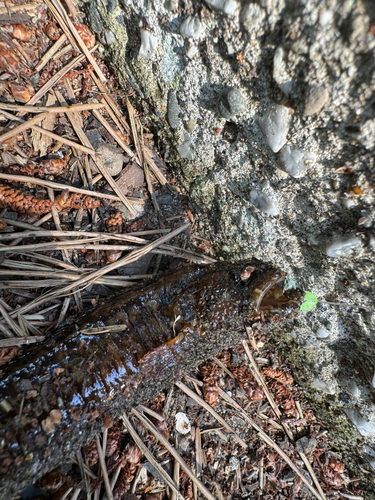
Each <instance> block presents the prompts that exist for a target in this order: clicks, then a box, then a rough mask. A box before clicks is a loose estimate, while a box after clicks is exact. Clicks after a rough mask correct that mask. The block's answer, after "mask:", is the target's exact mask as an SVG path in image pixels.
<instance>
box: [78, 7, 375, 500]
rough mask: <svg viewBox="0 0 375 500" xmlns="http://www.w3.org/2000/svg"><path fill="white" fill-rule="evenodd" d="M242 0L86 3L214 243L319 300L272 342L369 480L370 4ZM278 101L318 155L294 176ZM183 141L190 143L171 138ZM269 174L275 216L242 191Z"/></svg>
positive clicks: (301, 145) (301, 143) (372, 404)
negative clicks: (224, 103) (222, 104)
mask: <svg viewBox="0 0 375 500" xmlns="http://www.w3.org/2000/svg"><path fill="white" fill-rule="evenodd" d="M239 5H240V8H239V9H237V10H235V12H234V15H233V16H228V15H226V14H225V13H224V12H223V10H214V9H212V8H210V7H209V6H208V5H207V3H204V2H202V1H200V2H199V1H194V2H193V1H192V0H184V1H183V2H182V1H181V2H178V1H177V0H169V1H166V2H163V1H156V0H155V1H153V2H152V1H146V0H119V3H117V0H95V1H92V2H88V3H87V4H84V5H83V8H84V9H85V10H86V12H87V13H88V16H89V20H90V22H91V26H92V27H93V29H94V30H95V32H96V33H97V34H98V37H99V39H101V40H102V41H103V43H104V44H105V49H106V51H107V53H108V54H109V59H110V60H111V61H112V62H113V69H114V71H115V72H116V74H117V75H118V76H119V77H120V80H121V81H122V83H123V85H124V87H125V88H127V89H129V88H134V89H135V90H136V91H137V93H138V95H139V96H140V99H139V102H138V106H140V107H142V106H143V110H144V111H145V112H146V113H147V114H148V116H151V117H152V118H153V119H154V122H155V125H156V127H157V128H158V130H159V135H160V139H161V142H162V143H163V144H164V145H165V150H164V151H163V154H164V156H165V158H166V160H167V161H169V162H170V165H171V168H172V169H173V170H174V171H176V172H177V173H179V175H180V181H181V182H182V183H183V185H184V186H185V187H186V189H187V190H188V191H189V193H190V195H191V198H192V200H193V202H194V203H195V206H196V209H197V211H198V213H199V214H200V220H201V221H202V226H203V227H202V228H203V229H204V230H205V232H206V234H207V235H208V236H210V237H211V239H212V241H213V243H214V247H215V248H216V250H217V252H218V255H219V256H222V257H224V258H226V259H232V260H238V259H242V258H245V257H248V256H251V255H254V256H256V257H258V258H260V259H262V260H269V261H271V262H272V263H274V264H275V265H277V266H280V267H281V268H283V269H284V270H285V271H287V272H288V273H289V276H290V279H291V281H290V282H291V283H292V284H293V281H294V283H295V284H296V285H297V286H299V287H301V288H303V289H305V290H306V289H309V290H310V291H311V292H313V293H314V294H315V295H317V296H318V298H319V303H318V306H317V308H316V309H315V310H314V311H312V312H306V313H301V315H300V316H299V318H298V319H296V320H295V324H294V327H292V328H290V329H289V330H288V331H285V332H283V333H282V334H281V333H280V332H279V333H278V332H275V342H277V343H278V344H279V345H280V347H282V348H283V353H284V355H285V352H287V353H288V358H289V359H290V361H291V362H293V364H294V366H295V375H296V376H297V380H298V382H299V383H300V385H301V386H302V387H303V389H304V391H305V393H306V395H308V396H309V397H310V399H311V401H312V402H313V403H314V402H315V409H316V411H317V412H318V414H319V416H320V417H321V418H322V419H323V421H324V422H326V425H327V426H328V428H329V429H330V430H331V432H332V435H333V436H335V439H336V443H337V446H338V448H339V449H341V450H344V451H345V450H347V454H346V457H347V464H348V466H349V467H352V470H355V473H356V474H361V475H362V476H363V477H365V478H367V480H368V483H367V484H368V485H369V486H368V488H370V489H371V488H372V486H371V482H372V479H371V478H372V475H373V474H375V464H374V459H373V458H372V456H374V452H373V451H371V449H370V448H369V446H373V448H374V449H375V392H374V385H375V382H374V378H373V377H374V360H375V330H374V326H375V313H374V301H375V294H374V288H373V286H374V257H375V252H374V247H375V245H374V243H373V242H374V234H375V228H374V225H373V222H370V225H369V224H368V222H367V223H366V225H363V224H362V223H360V224H359V221H360V219H361V217H363V215H362V214H363V212H365V213H366V214H367V216H366V217H367V219H369V220H370V221H374V220H375V211H374V191H373V187H372V186H374V182H375V172H374V167H375V166H374V154H373V153H374V147H375V94H374V88H375V73H374V69H375V62H374V61H375V56H374V49H375V35H374V33H375V28H374V26H375V7H374V3H373V2H371V1H370V0H357V1H355V2H349V1H344V0H332V1H331V2H326V1H325V0H304V1H302V0H295V1H292V0H259V1H258V2H257V3H251V2H246V3H245V2H243V3H241V4H239ZM188 16H194V17H198V18H199V19H200V20H201V22H202V26H203V30H202V33H203V34H202V35H200V38H199V40H194V39H191V38H184V37H182V36H181V34H180V27H181V23H182V22H183V20H184V19H186V18H187V17H188ZM140 24H142V25H147V29H148V32H149V33H150V35H152V36H153V37H155V40H156V41H157V43H156V42H155V44H154V46H157V49H155V52H154V53H153V55H152V57H145V56H143V55H142V54H141V55H140V54H139V51H140V46H141V33H140V29H139V26H140ZM107 40H110V43H107V44H106V41H107ZM280 47H282V50H281V49H280ZM277 50H278V53H277V54H276V57H275V53H276V51H277ZM275 63H276V65H277V67H276V68H274V64H275ZM275 78H276V80H275ZM228 86H231V87H235V88H236V89H238V90H239V91H240V92H241V94H242V95H243V96H244V98H245V100H246V102H247V103H248V107H247V109H246V110H245V112H244V113H242V114H240V115H238V116H233V117H231V119H230V120H226V119H224V118H222V117H221V116H220V114H219V113H218V110H217V102H218V99H219V97H220V95H221V94H222V92H223V90H224V89H225V88H226V87H228ZM317 88H319V89H324V95H323V96H322V95H320V96H318V97H317V99H318V100H319V102H316V101H317V99H315V102H313V99H312V97H313V96H314V95H315V94H316V92H315V94H314V92H312V90H311V89H317ZM171 89H172V90H174V91H176V94H177V98H178V102H179V105H180V107H181V113H180V115H181V124H180V126H179V127H178V128H177V129H176V130H172V129H171V128H170V126H169V125H168V122H167V119H166V111H167V96H168V92H169V90H171ZM315 97H316V95H315ZM277 105H281V106H284V107H285V108H287V109H288V116H289V118H290V126H289V131H288V134H287V137H286V144H287V145H288V146H290V147H292V148H297V149H303V150H306V151H309V152H310V153H311V154H314V155H315V156H316V161H315V163H313V164H311V163H310V164H309V165H308V166H307V172H306V175H305V176H304V177H303V178H302V179H294V178H292V177H290V176H289V175H288V174H286V173H285V172H283V171H281V170H280V169H279V168H278V165H280V163H279V154H280V153H277V152H276V153H274V152H273V151H272V150H271V149H270V147H269V145H268V143H267V141H266V138H265V137H264V135H263V133H262V128H261V126H260V124H261V123H262V120H264V117H265V116H266V113H267V112H268V110H269V109H271V108H272V107H274V106H277ZM307 105H308V106H310V107H309V108H307V110H306V106H307ZM312 113H314V114H312ZM189 122H190V123H194V122H195V127H194V128H192V127H188V124H189ZM187 130H188V134H187ZM276 132H278V131H276ZM187 143H188V146H189V148H190V149H189V151H188V153H189V154H186V151H185V150H186V147H183V148H182V149H181V144H185V145H186V144H187ZM178 148H180V151H183V155H184V156H185V158H181V157H180V155H179V154H178ZM188 158H192V159H190V160H189V159H188ZM265 181H267V182H266V184H264V182H265ZM264 185H267V186H268V187H267V189H269V190H272V193H273V194H272V196H273V203H274V205H275V207H277V211H274V213H275V214H276V213H277V214H278V215H271V214H269V213H265V212H262V211H260V210H259V209H258V208H257V207H256V206H254V205H253V204H252V203H251V201H252V198H251V193H254V192H256V193H260V192H261V191H262V189H263V186H264ZM258 199H259V197H258ZM253 200H254V195H253ZM259 206H260V205H259ZM353 233H354V234H356V233H360V234H357V236H358V238H359V239H360V242H359V244H356V245H353V246H352V248H351V251H350V253H348V252H347V251H346V249H342V251H340V249H337V247H335V254H336V255H337V256H336V257H332V256H329V255H327V252H326V249H327V247H328V248H329V246H330V245H332V244H333V243H335V244H337V242H340V241H342V242H344V243H343V244H345V241H348V237H345V235H349V238H352V234H353ZM328 253H329V252H328ZM322 329H324V331H323V330H322ZM322 331H323V333H324V332H325V334H324V335H322V334H321V333H322ZM326 334H327V335H326ZM347 417H348V418H347ZM353 421H354V424H355V425H357V427H355V425H353V423H352V422H353ZM365 442H366V443H367V444H366V446H367V448H366V447H365V444H364V443H365ZM353 450H355V452H356V453H358V455H359V456H360V459H359V460H354V459H353V457H352V455H351V452H352V451H353ZM358 464H360V467H361V468H358ZM364 471H365V472H364ZM370 489H369V491H370ZM369 495H370V496H368V498H374V496H371V495H374V494H373V493H372V494H371V493H369Z"/></svg>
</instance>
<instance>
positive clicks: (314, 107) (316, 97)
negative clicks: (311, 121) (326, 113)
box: [305, 87, 329, 116]
mask: <svg viewBox="0 0 375 500" xmlns="http://www.w3.org/2000/svg"><path fill="white" fill-rule="evenodd" d="M328 99H329V92H328V90H327V89H326V88H325V87H311V88H309V90H308V91H307V94H306V99H305V115H306V116H311V115H315V114H316V113H319V111H320V110H321V109H322V108H323V107H324V105H325V104H326V102H327V101H328Z"/></svg>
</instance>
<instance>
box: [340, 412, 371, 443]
mask: <svg viewBox="0 0 375 500" xmlns="http://www.w3.org/2000/svg"><path fill="white" fill-rule="evenodd" d="M344 412H345V413H346V416H347V417H348V418H349V420H351V421H352V422H353V424H354V425H355V426H356V427H357V429H358V432H359V433H360V434H361V435H362V436H369V437H373V436H375V428H374V426H373V425H372V424H371V423H370V422H369V421H368V420H366V419H364V418H363V417H362V415H360V413H359V412H358V411H357V410H352V409H349V408H348V409H344Z"/></svg>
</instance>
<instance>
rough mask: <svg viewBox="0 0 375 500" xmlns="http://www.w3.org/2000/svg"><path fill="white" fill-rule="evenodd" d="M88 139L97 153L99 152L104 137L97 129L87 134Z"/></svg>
mask: <svg viewBox="0 0 375 500" xmlns="http://www.w3.org/2000/svg"><path fill="white" fill-rule="evenodd" d="M86 137H87V139H88V140H89V141H90V144H91V146H92V147H93V148H94V149H95V151H97V150H98V149H99V147H100V145H101V144H103V139H102V136H101V135H100V134H99V132H98V131H97V130H96V129H92V130H88V131H87V132H86ZM95 168H96V167H95Z"/></svg>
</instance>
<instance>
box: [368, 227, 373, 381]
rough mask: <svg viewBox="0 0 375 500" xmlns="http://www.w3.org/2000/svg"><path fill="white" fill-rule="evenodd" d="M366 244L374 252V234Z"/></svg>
mask: <svg viewBox="0 0 375 500" xmlns="http://www.w3.org/2000/svg"><path fill="white" fill-rule="evenodd" d="M368 245H369V247H370V249H371V250H372V251H373V252H375V235H373V234H370V238H369V242H368ZM374 387H375V386H374Z"/></svg>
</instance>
